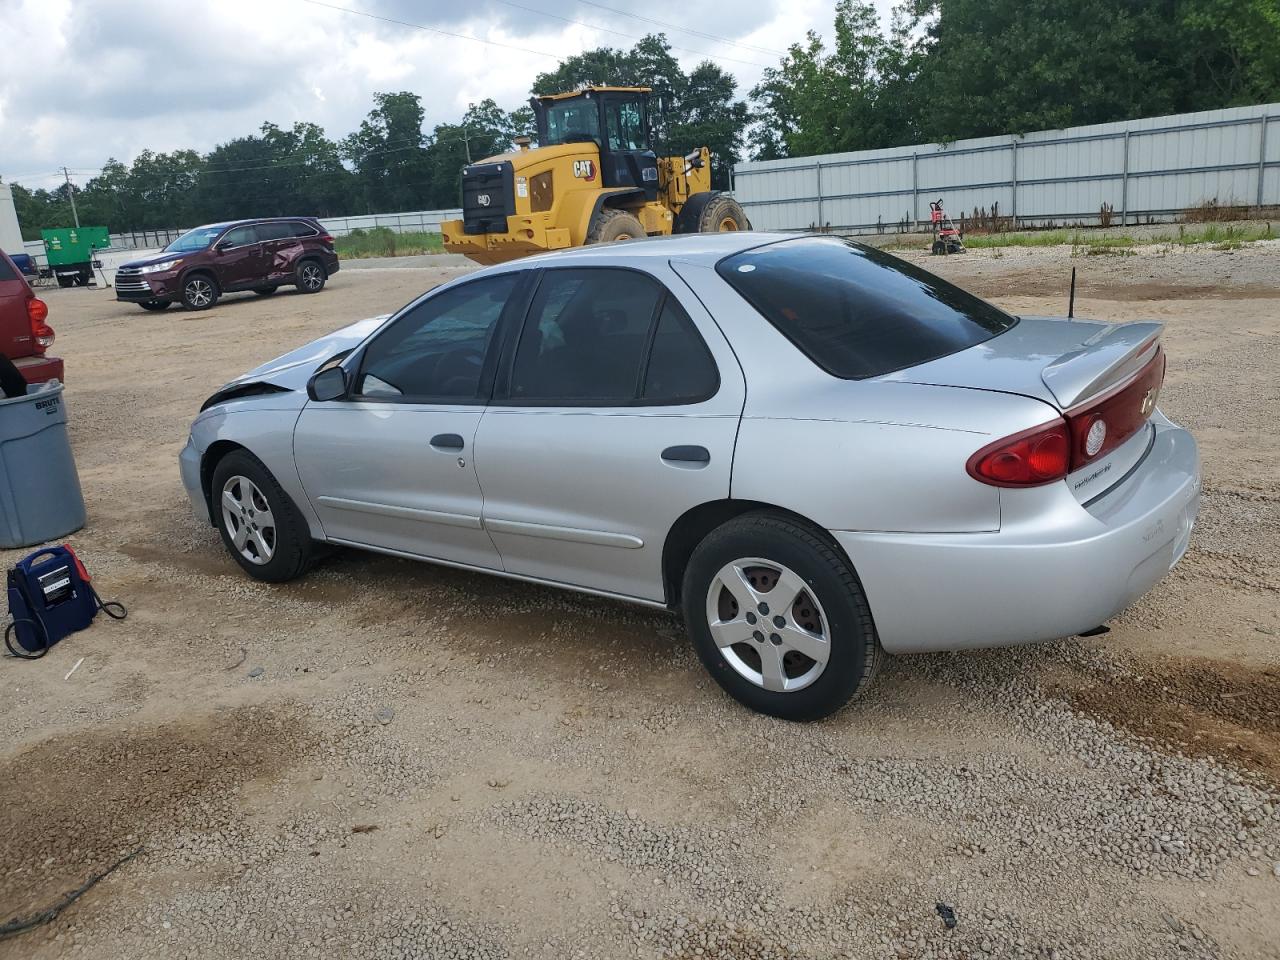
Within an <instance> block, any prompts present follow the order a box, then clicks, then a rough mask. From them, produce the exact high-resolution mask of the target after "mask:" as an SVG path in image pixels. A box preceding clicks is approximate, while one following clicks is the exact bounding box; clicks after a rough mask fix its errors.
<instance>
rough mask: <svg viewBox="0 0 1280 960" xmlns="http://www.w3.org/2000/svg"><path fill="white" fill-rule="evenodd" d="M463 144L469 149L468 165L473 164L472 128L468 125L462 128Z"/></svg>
mask: <svg viewBox="0 0 1280 960" xmlns="http://www.w3.org/2000/svg"><path fill="white" fill-rule="evenodd" d="M462 144H463V146H465V147H466V148H467V163H471V128H470V127H468V126H467V125H466V124H463V127H462Z"/></svg>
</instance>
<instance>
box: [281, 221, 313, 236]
mask: <svg viewBox="0 0 1280 960" xmlns="http://www.w3.org/2000/svg"><path fill="white" fill-rule="evenodd" d="M288 226H289V236H291V237H316V236H319V233H318V232H317V231H316V228H315V227H313V226H311V224H309V223H300V222H298V221H296V220H295V221H294V222H293V223H290V224H289V225H288Z"/></svg>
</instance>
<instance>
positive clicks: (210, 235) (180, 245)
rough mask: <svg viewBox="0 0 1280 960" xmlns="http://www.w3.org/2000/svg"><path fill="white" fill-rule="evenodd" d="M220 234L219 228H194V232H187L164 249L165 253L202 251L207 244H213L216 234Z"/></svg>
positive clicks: (220, 229)
mask: <svg viewBox="0 0 1280 960" xmlns="http://www.w3.org/2000/svg"><path fill="white" fill-rule="evenodd" d="M221 232H222V228H221V227H196V228H195V229H194V230H188V231H187V232H186V233H184V234H183V235H182V236H180V237H178V239H177V240H174V241H173V242H172V243H171V244H169V245H168V246H167V247H165V248H164V252H165V253H192V252H194V251H196V250H203V249H204V248H205V247H207V246H209V244H211V243H213V241H214V239H215V238H217V236H218V234H219V233H221Z"/></svg>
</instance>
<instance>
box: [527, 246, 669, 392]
mask: <svg viewBox="0 0 1280 960" xmlns="http://www.w3.org/2000/svg"><path fill="white" fill-rule="evenodd" d="M662 294H663V290H662V287H661V286H659V284H658V283H657V281H655V280H652V279H650V278H649V277H646V276H644V275H643V274H640V273H635V272H633V271H630V270H609V269H598V270H593V269H585V270H548V271H547V272H546V274H545V275H544V276H543V278H542V283H541V284H540V285H539V286H538V292H537V295H536V296H535V297H534V299H533V304H532V305H531V307H530V308H529V317H528V319H527V320H525V324H524V330H523V331H522V332H521V335H520V345H519V347H518V348H517V349H516V358H515V366H514V368H513V370H512V373H511V396H512V397H513V398H515V399H519V400H544V401H547V402H549V403H553V402H555V401H557V400H568V401H574V402H582V401H587V400H590V401H598V402H600V403H602V404H608V403H611V402H619V401H622V402H628V403H629V402H631V401H632V400H634V399H635V397H636V392H637V389H638V387H639V381H640V365H641V360H642V359H643V357H644V355H645V350H646V348H647V347H648V341H649V328H650V326H651V325H652V322H653V315H654V311H655V310H657V307H658V300H659V299H661V297H662Z"/></svg>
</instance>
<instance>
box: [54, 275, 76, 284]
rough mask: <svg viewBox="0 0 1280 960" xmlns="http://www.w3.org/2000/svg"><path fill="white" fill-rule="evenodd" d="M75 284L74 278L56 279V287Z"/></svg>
mask: <svg viewBox="0 0 1280 960" xmlns="http://www.w3.org/2000/svg"><path fill="white" fill-rule="evenodd" d="M75 282H76V281H75V277H62V276H60V277H58V286H60V287H69V286H71V285H72V284H74V283H75Z"/></svg>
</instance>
